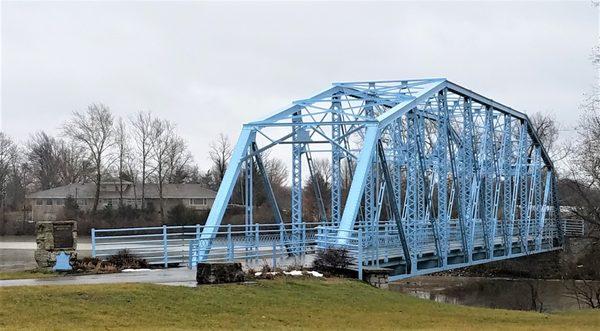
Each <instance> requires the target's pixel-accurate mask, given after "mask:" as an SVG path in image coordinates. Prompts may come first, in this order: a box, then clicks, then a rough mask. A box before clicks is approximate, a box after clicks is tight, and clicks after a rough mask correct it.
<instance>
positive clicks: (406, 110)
mask: <svg viewBox="0 0 600 331" xmlns="http://www.w3.org/2000/svg"><path fill="white" fill-rule="evenodd" d="M272 149H280V150H281V149H283V151H284V153H287V154H286V155H289V157H290V159H289V160H288V161H289V164H291V201H287V202H285V205H286V206H289V209H287V208H288V207H286V209H285V210H284V209H283V208H281V207H280V206H282V205H284V203H282V201H277V198H276V195H275V194H274V192H273V188H272V185H271V183H270V178H269V175H268V173H267V170H266V166H265V160H264V155H265V153H266V152H268V151H270V150H272ZM315 160H320V161H319V162H321V163H323V162H325V163H326V165H327V169H328V176H327V177H328V178H327V179H328V180H327V181H328V183H329V189H328V190H327V192H324V190H323V189H322V188H320V187H319V185H313V187H310V185H309V186H307V185H304V184H305V183H308V182H312V183H316V182H317V181H316V180H312V181H308V180H307V179H309V178H311V177H313V176H315V166H316V165H315V163H316V161H315ZM323 160H325V161H323ZM256 176H258V177H260V179H259V181H260V183H261V184H262V187H263V188H264V191H265V193H264V194H265V195H266V200H267V201H268V204H269V206H270V209H271V210H272V220H269V221H267V222H266V223H270V224H271V226H270V227H269V226H266V227H265V226H262V224H261V226H262V227H263V228H265V229H269V228H270V229H272V235H264V236H262V237H261V235H260V234H258V233H257V232H256V230H255V229H256V226H255V223H256V222H255V220H254V219H253V218H254V211H253V209H254V203H253V196H254V192H255V188H254V187H253V183H255V179H253V177H256ZM313 179H314V178H313ZM240 185H241V186H243V195H244V199H243V200H244V208H245V209H244V210H245V222H246V225H245V226H244V228H243V229H240V231H239V232H240V233H242V232H243V233H244V236H245V237H248V236H249V237H252V238H253V239H252V240H255V241H258V240H261V239H262V240H265V241H266V242H268V243H276V244H277V247H275V244H273V250H278V251H281V252H285V254H288V255H290V256H297V255H302V254H306V253H308V250H311V251H313V250H314V249H317V250H318V249H327V248H332V247H333V248H345V249H347V250H348V251H349V252H350V253H351V254H352V256H353V257H354V258H355V261H356V267H357V269H358V270H359V271H361V270H362V268H363V267H364V266H368V265H375V266H380V267H387V268H391V269H393V270H394V277H392V279H394V278H395V279H398V278H402V277H409V276H413V275H418V274H425V273H431V272H435V271H440V270H446V269H452V268H457V267H464V266H468V265H474V264H480V263H486V262H490V261H493V260H499V259H508V258H513V257H518V256H523V255H528V254H536V253H541V252H546V251H551V250H555V249H559V248H561V247H562V241H563V240H562V238H563V231H562V229H563V226H561V223H560V219H559V206H558V200H557V192H556V175H555V170H554V167H553V164H552V160H550V158H549V157H548V154H547V153H546V151H545V149H544V146H542V144H541V142H540V140H539V139H538V137H537V135H536V133H535V132H534V130H533V127H532V125H531V123H530V121H529V119H528V117H527V115H525V114H523V113H521V112H518V111H516V110H514V109H512V108H510V107H507V106H505V105H502V104H500V103H498V102H496V101H494V100H492V99H489V98H487V97H484V96H482V95H480V94H478V93H475V92H473V91H471V90H468V89H466V88H463V87H461V86H459V85H457V84H454V83H452V82H450V81H448V80H446V79H416V80H397V81H366V82H349V83H334V84H333V86H332V87H331V88H329V89H327V90H325V91H323V92H321V93H319V94H316V95H314V96H312V97H310V98H307V99H302V100H298V101H294V102H293V103H292V104H290V105H289V106H287V107H285V108H284V109H282V110H280V111H279V112H277V113H275V114H274V115H272V116H269V117H266V118H264V119H261V120H258V121H254V122H250V123H247V124H244V125H243V127H242V130H241V133H240V135H239V138H238V140H237V143H236V145H235V148H234V151H233V154H232V157H231V159H230V163H229V166H228V168H227V171H226V173H225V176H224V178H223V181H222V184H221V186H220V188H219V190H218V193H217V196H216V199H215V202H214V205H213V207H212V210H211V212H210V215H209V216H208V220H207V223H206V226H203V227H202V229H201V231H199V233H198V236H197V238H196V239H195V240H193V241H191V245H190V256H191V257H192V258H193V261H205V260H210V259H211V257H213V256H214V255H215V254H216V253H215V252H216V250H217V249H218V248H217V247H220V248H223V246H222V245H220V244H218V243H219V242H223V239H222V238H223V234H224V233H225V232H224V230H223V228H224V227H223V226H224V225H223V224H222V222H223V217H224V215H225V211H226V209H227V206H228V204H229V203H230V199H231V197H232V192H233V191H234V189H235V187H236V186H237V187H239V186H240ZM303 191H306V192H303ZM307 194H310V195H311V196H312V197H313V199H314V200H313V201H316V204H317V206H318V217H317V220H316V223H313V222H314V220H310V222H309V221H307V220H305V219H304V218H305V216H304V215H305V213H303V212H304V210H303V202H304V199H303V197H305V196H306V195H307ZM325 194H327V196H325ZM284 215H285V216H284ZM261 223H263V224H264V223H265V220H261ZM229 231H230V234H229V236H231V230H229ZM307 233H308V234H309V237H310V238H312V239H311V240H313V241H311V242H310V244H308V241H309V240H307ZM219 238H221V239H219ZM243 242H247V241H243ZM269 245H270V244H268V245H267V246H269ZM242 247H243V246H242ZM257 247H258V246H257ZM245 249H246V251H247V250H248V247H246V248H245ZM233 250H234V251H235V248H234V249H233Z"/></svg>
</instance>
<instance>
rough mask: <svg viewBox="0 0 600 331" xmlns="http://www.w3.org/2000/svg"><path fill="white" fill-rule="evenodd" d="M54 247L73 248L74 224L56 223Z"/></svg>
mask: <svg viewBox="0 0 600 331" xmlns="http://www.w3.org/2000/svg"><path fill="white" fill-rule="evenodd" d="M52 233H53V235H54V248H55V249H57V248H73V224H54V226H53V229H52Z"/></svg>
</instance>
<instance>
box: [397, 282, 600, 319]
mask: <svg viewBox="0 0 600 331" xmlns="http://www.w3.org/2000/svg"><path fill="white" fill-rule="evenodd" d="M390 289H392V290H394V291H400V292H403V293H406V294H409V295H412V296H415V297H418V298H422V299H429V300H433V301H437V302H444V303H451V304H461V305H466V306H477V307H489V308H504V309H516V310H537V311H540V310H541V311H544V312H550V311H557V310H572V309H579V308H587V307H586V305H585V304H584V303H583V302H578V300H577V299H575V298H571V297H569V296H568V295H569V294H570V293H571V292H570V291H569V290H568V289H567V288H566V287H565V285H564V284H563V282H562V281H560V280H535V279H506V278H479V277H456V276H423V277H415V278H409V279H406V280H402V281H398V282H394V283H391V284H390ZM533 298H535V302H534V300H532V299H533ZM599 313H600V312H599Z"/></svg>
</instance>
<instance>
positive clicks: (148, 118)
mask: <svg viewBox="0 0 600 331" xmlns="http://www.w3.org/2000/svg"><path fill="white" fill-rule="evenodd" d="M130 122H131V125H132V126H133V130H132V133H133V140H134V142H135V150H136V154H137V158H138V159H139V162H140V171H141V177H140V180H141V186H142V188H141V191H142V192H140V193H141V200H142V206H141V207H142V209H143V208H145V206H146V205H145V199H146V183H147V182H148V178H149V176H150V169H149V160H150V154H151V152H152V123H153V119H152V114H151V113H150V112H143V111H140V112H138V113H137V114H136V115H135V116H134V117H133V118H132V119H130Z"/></svg>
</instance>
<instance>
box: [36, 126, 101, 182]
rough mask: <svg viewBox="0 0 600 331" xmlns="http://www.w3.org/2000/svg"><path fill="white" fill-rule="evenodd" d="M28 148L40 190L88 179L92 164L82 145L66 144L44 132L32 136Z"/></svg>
mask: <svg viewBox="0 0 600 331" xmlns="http://www.w3.org/2000/svg"><path fill="white" fill-rule="evenodd" d="M26 146H27V147H26V148H27V150H26V154H27V161H28V163H29V167H30V171H31V175H32V176H33V179H34V181H35V183H36V185H37V186H38V188H40V189H42V190H46V189H49V188H53V187H57V186H61V185H67V184H70V183H76V182H79V181H85V180H87V179H88V178H89V174H90V170H91V169H90V168H91V167H90V162H89V159H88V157H87V155H86V153H85V148H83V147H82V146H80V145H76V144H68V143H65V142H64V141H63V140H61V139H56V138H54V137H52V136H49V135H48V134H46V133H45V132H43V131H40V132H37V133H35V134H33V135H31V137H30V139H29V141H28V143H27V145H26Z"/></svg>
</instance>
